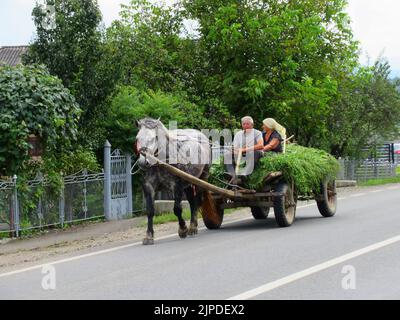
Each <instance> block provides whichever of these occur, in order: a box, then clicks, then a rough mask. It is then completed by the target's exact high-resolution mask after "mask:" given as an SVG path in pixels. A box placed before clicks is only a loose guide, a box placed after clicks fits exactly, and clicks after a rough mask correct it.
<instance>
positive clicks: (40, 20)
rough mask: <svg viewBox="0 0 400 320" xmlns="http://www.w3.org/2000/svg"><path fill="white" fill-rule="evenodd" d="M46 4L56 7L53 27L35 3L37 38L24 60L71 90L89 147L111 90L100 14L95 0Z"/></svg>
mask: <svg viewBox="0 0 400 320" xmlns="http://www.w3.org/2000/svg"><path fill="white" fill-rule="evenodd" d="M47 4H48V5H52V6H54V8H55V21H54V25H53V26H52V27H47V25H46V24H45V22H46V19H47V16H46V12H45V11H43V9H42V7H41V6H40V5H38V4H37V5H36V6H35V8H34V9H33V12H32V15H33V18H34V22H35V26H36V37H35V40H34V41H33V43H32V44H31V45H30V47H29V51H28V53H27V55H26V57H25V59H24V61H25V63H27V64H28V63H40V64H44V65H46V66H47V68H48V69H49V71H50V73H51V74H52V75H55V76H57V77H59V78H60V79H61V80H62V82H63V84H64V86H65V87H67V88H68V89H70V91H71V92H72V94H73V95H74V96H75V98H76V100H77V102H78V103H79V105H80V106H81V107H82V109H83V114H82V117H81V120H80V127H81V128H82V135H81V138H82V139H83V141H85V142H86V143H89V144H90V141H88V138H87V137H88V136H90V133H92V132H93V129H95V127H96V125H97V124H96V122H97V118H98V117H99V116H101V114H102V113H103V112H104V102H105V99H106V97H107V96H108V95H109V94H110V93H111V92H112V91H113V89H114V85H113V82H112V80H113V78H112V74H110V73H109V70H107V69H106V68H105V66H106V62H105V61H103V58H104V50H105V49H104V47H103V45H102V32H101V30H100V22H101V12H100V10H99V7H98V4H97V0H87V1H81V0H48V1H47ZM94 131H96V130H94Z"/></svg>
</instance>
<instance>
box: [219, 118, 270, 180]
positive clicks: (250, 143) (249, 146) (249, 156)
mask: <svg viewBox="0 0 400 320" xmlns="http://www.w3.org/2000/svg"><path fill="white" fill-rule="evenodd" d="M241 123H242V129H243V130H241V131H239V132H237V133H236V134H235V137H234V139H233V148H234V150H233V153H234V155H235V158H241V157H242V155H245V156H246V168H244V170H243V169H240V170H238V171H240V172H236V169H235V168H236V161H233V163H227V162H225V163H226V169H227V171H228V173H229V175H230V176H231V177H232V179H231V182H230V183H232V184H240V183H242V182H243V179H237V177H236V176H237V175H238V174H240V175H241V176H247V175H250V174H251V173H252V172H253V169H254V167H255V166H256V165H257V163H258V161H259V159H260V158H261V157H262V156H263V151H262V150H263V148H264V142H263V137H262V133H261V132H260V131H259V130H256V129H254V128H253V127H254V121H253V118H251V117H249V116H246V117H244V118H242V120H241ZM228 156H229V157H232V152H230V153H229V154H228ZM231 159H232V158H231ZM235 160H238V159H235ZM239 161H240V159H239ZM250 161H252V163H248V162H250ZM253 161H254V162H253ZM229 162H232V161H229Z"/></svg>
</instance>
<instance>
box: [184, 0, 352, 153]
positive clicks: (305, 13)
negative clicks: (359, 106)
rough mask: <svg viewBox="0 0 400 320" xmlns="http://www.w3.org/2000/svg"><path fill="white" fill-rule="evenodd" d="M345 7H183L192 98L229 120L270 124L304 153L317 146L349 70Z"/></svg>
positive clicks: (305, 3)
mask: <svg viewBox="0 0 400 320" xmlns="http://www.w3.org/2000/svg"><path fill="white" fill-rule="evenodd" d="M345 4H346V1H342V0H337V1H328V0H318V1H311V0H302V1H278V0H264V1H234V0H232V1H219V0H214V1H206V0H195V1H184V5H185V8H186V10H187V12H188V13H189V17H190V18H192V19H195V20H197V21H198V22H199V31H200V34H201V37H200V40H199V41H200V45H201V47H202V52H203V54H204V55H206V56H207V61H208V68H207V70H206V73H207V76H206V77H203V79H204V80H203V82H202V84H201V88H200V90H203V91H205V92H208V94H211V95H212V96H214V97H218V98H220V99H221V100H222V101H223V102H224V103H225V104H226V105H227V106H228V108H229V110H230V111H231V112H233V113H235V114H237V115H244V114H252V115H253V116H254V117H255V118H256V119H257V120H258V121H260V120H262V119H263V118H265V117H267V116H269V117H276V118H277V119H278V120H279V121H280V122H282V123H283V124H285V125H286V126H287V127H288V132H289V133H294V134H295V135H296V140H297V141H298V142H300V143H301V144H304V145H313V146H322V147H323V146H325V147H326V142H327V141H326V133H327V132H328V130H329V128H328V127H327V123H328V121H327V120H328V119H329V116H330V114H331V102H332V99H334V98H335V96H336V90H337V86H338V80H339V79H340V77H342V76H343V74H346V73H347V72H349V71H351V70H352V68H353V67H354V65H355V63H356V49H357V43H356V42H354V41H353V39H352V33H351V29H350V27H349V24H348V17H347V15H346V14H345V12H344V8H345Z"/></svg>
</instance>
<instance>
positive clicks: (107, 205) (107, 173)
mask: <svg viewBox="0 0 400 320" xmlns="http://www.w3.org/2000/svg"><path fill="white" fill-rule="evenodd" d="M104 215H105V217H106V220H111V218H112V214H111V144H110V142H108V140H106V142H105V143H104Z"/></svg>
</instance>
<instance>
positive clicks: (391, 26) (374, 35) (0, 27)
mask: <svg viewBox="0 0 400 320" xmlns="http://www.w3.org/2000/svg"><path fill="white" fill-rule="evenodd" d="M172 1H173V0H166V2H172ZM98 2H99V5H100V9H101V11H102V13H103V20H104V22H105V24H106V26H108V25H110V23H111V21H112V20H114V19H116V18H118V12H119V5H120V3H126V2H128V0H98ZM34 4H35V0H0V46H6V45H24V44H28V43H29V42H30V41H31V40H32V35H33V33H34V31H35V28H34V25H33V22H32V18H31V12H32V8H33V6H34ZM347 11H348V13H349V15H350V18H351V20H352V28H353V31H354V36H355V38H356V39H357V40H359V41H360V42H361V48H362V50H363V53H362V55H361V56H360V61H361V62H362V63H363V64H367V63H368V58H367V57H369V61H371V62H370V63H373V61H374V60H375V59H376V58H377V57H379V56H380V55H383V56H384V57H386V58H387V59H388V60H389V62H390V64H391V66H392V74H393V75H394V76H400V41H399V40H398V39H399V37H398V35H397V32H398V30H400V19H399V13H400V1H399V0H349V7H348V9H347Z"/></svg>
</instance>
